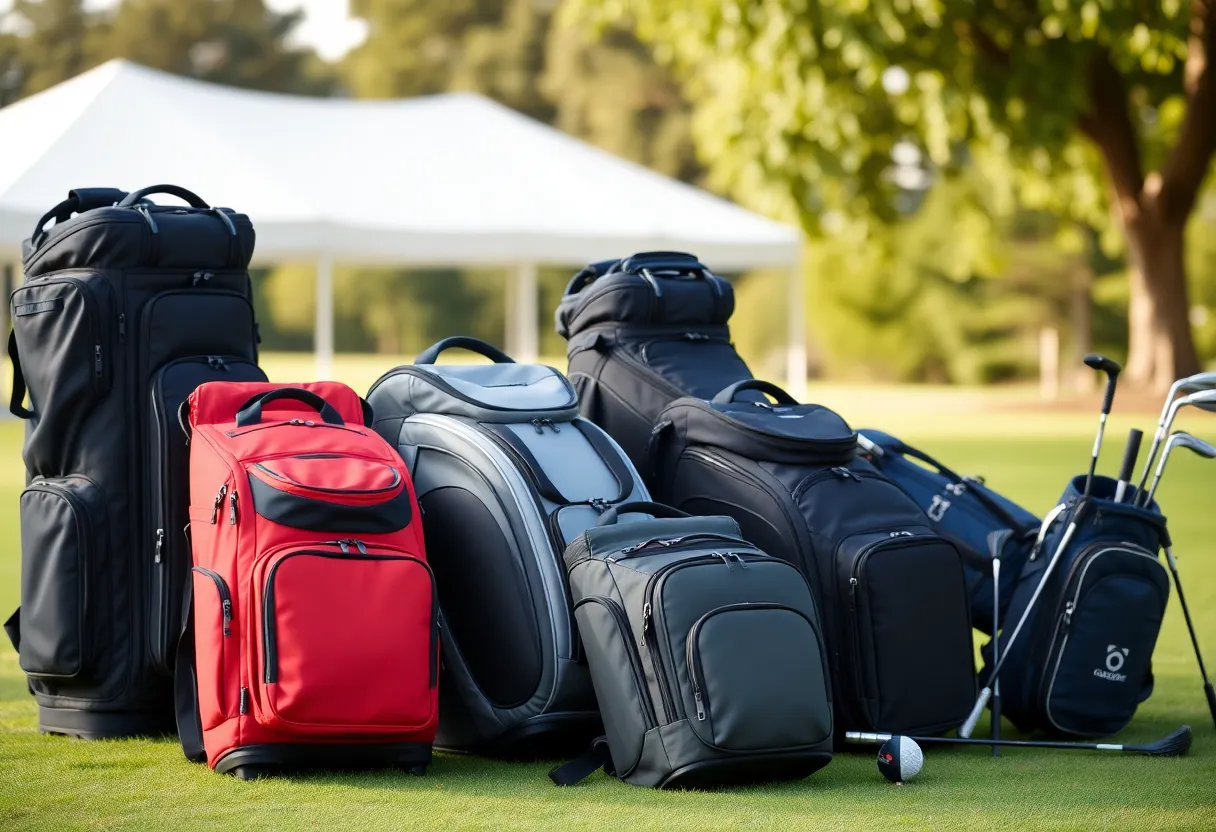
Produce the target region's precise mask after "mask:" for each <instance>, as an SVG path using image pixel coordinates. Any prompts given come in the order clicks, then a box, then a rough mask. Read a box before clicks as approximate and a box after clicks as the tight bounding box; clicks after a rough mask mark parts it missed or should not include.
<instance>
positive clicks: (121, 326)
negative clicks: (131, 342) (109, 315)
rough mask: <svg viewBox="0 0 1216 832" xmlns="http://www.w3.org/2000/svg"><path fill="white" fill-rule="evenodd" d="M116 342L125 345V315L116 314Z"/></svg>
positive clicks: (122, 313) (121, 313)
mask: <svg viewBox="0 0 1216 832" xmlns="http://www.w3.org/2000/svg"><path fill="white" fill-rule="evenodd" d="M118 340H119V342H120V343H125V342H126V340H127V313H126V312H119V313H118Z"/></svg>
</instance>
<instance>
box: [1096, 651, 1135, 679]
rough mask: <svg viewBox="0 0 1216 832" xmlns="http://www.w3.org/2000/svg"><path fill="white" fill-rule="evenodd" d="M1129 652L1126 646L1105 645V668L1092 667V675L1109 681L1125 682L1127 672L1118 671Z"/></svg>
mask: <svg viewBox="0 0 1216 832" xmlns="http://www.w3.org/2000/svg"><path fill="white" fill-rule="evenodd" d="M1130 652H1131V651H1130V650H1128V649H1127V648H1126V647H1119V646H1118V645H1117V644H1108V645H1106V669H1105V670H1103V669H1102V668H1100V667H1099V668H1094V675H1095V676H1097V677H1098V678H1099V679H1107V680H1109V681H1111V682H1126V681H1127V674H1125V673H1120V672H1119V671H1120V670H1122V669H1123V662H1124V660H1125V659H1126V658H1127V654H1128V653H1130Z"/></svg>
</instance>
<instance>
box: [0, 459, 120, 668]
mask: <svg viewBox="0 0 1216 832" xmlns="http://www.w3.org/2000/svg"><path fill="white" fill-rule="evenodd" d="M108 552H109V531H108V523H107V518H106V505H105V499H104V497H103V496H102V493H101V491H100V490H99V489H98V488H97V486H96V485H94V484H93V483H92V481H90V480H88V479H86V478H84V477H79V476H71V477H63V478H61V479H47V480H35V481H34V482H33V483H31V484H30V485H29V487H27V488H26V489H25V491H24V492H22V494H21V619H20V623H21V657H20V659H21V662H20V663H21V669H22V670H24V671H25V672H26V673H28V674H29V675H31V676H36V677H42V678H58V679H85V678H88V676H89V674H90V673H91V672H92V671H93V670H94V668H93V660H94V655H93V648H94V645H95V643H96V641H97V640H100V639H102V638H104V635H101V634H99V633H98V632H97V628H98V627H102V626H105V624H106V622H107V615H106V610H107V609H108V604H109V598H108V593H107V592H106V586H107V584H108V582H109V573H108V571H107V567H108V566H109V564H108V563H107V560H108Z"/></svg>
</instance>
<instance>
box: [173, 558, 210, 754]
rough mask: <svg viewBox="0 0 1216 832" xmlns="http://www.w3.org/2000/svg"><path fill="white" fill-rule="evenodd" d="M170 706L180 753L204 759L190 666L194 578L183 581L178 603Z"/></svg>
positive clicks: (194, 676)
mask: <svg viewBox="0 0 1216 832" xmlns="http://www.w3.org/2000/svg"><path fill="white" fill-rule="evenodd" d="M173 709H174V711H175V715H176V717H177V736H178V739H180V740H181V744H182V753H183V754H185V755H186V759H187V760H189V761H190V762H192V763H202V762H206V760H207V752H206V750H205V749H204V748H203V720H202V717H201V716H200V715H199V711H198V673H197V672H196V671H195V667H194V578H193V576H191V577H190V579H189V580H187V581H186V597H185V599H184V600H183V602H182V629H181V636H180V637H179V638H178V640H177V657H176V660H175V661H174V663H173Z"/></svg>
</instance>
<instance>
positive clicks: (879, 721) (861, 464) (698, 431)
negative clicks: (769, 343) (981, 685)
mask: <svg viewBox="0 0 1216 832" xmlns="http://www.w3.org/2000/svg"><path fill="white" fill-rule="evenodd" d="M733 407H743V408H746V407H748V405H733ZM751 407H752V408H753V409H755V410H756V411H757V415H756V416H755V417H754V421H755V422H756V423H759V424H762V425H763V424H765V423H766V422H768V421H769V420H772V422H773V423H778V422H777V419H778V417H779V415H780V412H781V408H779V407H773V408H768V407H765V408H756V407H755V406H754V405H753V406H751ZM805 407H807V406H804V405H799V406H796V408H805ZM796 408H791V410H795V409H796ZM829 413H830V411H829ZM665 415H672V416H673V417H674V418H671V419H665V420H664V422H661V423H660V425H661V429H660V430H659V431H658V432H657V434H656V441H655V445H654V449H653V450H654V459H655V477H654V480H655V485H654V494H655V497H656V498H657V499H659V500H661V501H663V502H665V503H667V504H669V505H671V506H674V507H675V508H678V509H680V510H683V511H687V512H689V513H692V514H697V515H727V516H729V517H732V518H734V519H735V520H736V521H737V522H738V524H739V527H740V530H741V532H742V534H743V536H744V537H745V538H746V539H747V540H748V541H749V542H751V543H752V544H754V545H755V546H757V547H759V548H761V549H762V550H763V551H766V552H767V553H769V554H770V555H772V556H774V557H778V558H781V559H782V560H785V561H787V562H788V563H790V564H792V565H794V566H796V567H797V568H798V569H799V570H800V571H801V572H802V573H803V575H804V576H805V577H806V579H807V580H808V581H809V582H810V584H811V587H812V589H813V590H814V593H815V598H816V601H817V603H818V606H819V609H820V613H821V615H822V618H823V621H824V634H825V635H824V638H825V640H826V642H827V646H828V653H829V655H830V656H831V669H832V670H831V679H832V684H833V688H834V694H833V701H834V706H835V726H836V732H837V738H838V739H843V732H845V731H852V730H858V731H893V732H906V733H915V732H919V733H935V732H941V731H945V730H949V729H950V728H953V727H956V726H958V725H961V724H962V722H963V721H964V720H965V719H966V717H967V714H968V712H969V710H970V706H971V703H972V702H973V701H974V697H975V688H976V685H975V667H974V658H973V654H972V645H971V625H970V608H969V600H968V593H967V584H966V580H965V575H964V572H963V558H962V554H961V552H960V550H959V548H958V547H957V546H956V545H955V544H954V543H953V542H951V541H949V540H947V539H945V538H943V537H941V536H940V535H938V534H937V533H936V532H934V530H933V529H932V527H931V525H930V522H929V519H928V517H927V516H926V515H925V514H924V512H923V510H922V509H921V508H920V507H919V506H918V505H917V504H916V503H915V502H914V501H913V500H912V498H911V497H909V496H908V495H907V494H906V493H905V492H904V491H903V490H902V489H900V488H899V487H898V486H896V485H895V484H894V483H892V482H890V481H889V480H887V479H886V478H885V477H884V476H883V475H882V474H881V473H879V472H878V471H877V470H876V469H875V468H874V466H873V465H871V464H870V463H869V462H868V461H866V460H865V459H862V458H860V457H857V456H850V457H849V458H848V459H847V460H846V461H845V462H843V463H841V464H835V465H832V464H824V462H823V461H822V460H823V459H824V458H825V457H824V455H821V452H820V447H817V446H816V444H815V443H814V442H813V441H803V442H801V443H799V442H797V441H795V440H794V439H792V438H791V436H790V434H796V432H797V431H798V428H787V429H782V428H776V427H775V428H773V433H774V434H777V438H776V439H775V440H774V439H773V437H771V436H770V435H768V434H759V433H757V434H753V433H752V432H751V431H749V430H747V429H745V428H743V427H742V425H741V424H739V423H734V424H732V422H733V420H728V419H727V418H726V417H725V416H724V415H723V414H722V413H721V412H717V411H715V409H714V408H713V407H711V406H709V405H708V404H707V403H705V402H694V401H693V400H688V399H686V400H681V401H680V402H676V403H674V404H673V405H672V406H671V407H670V408H668V409H667V411H665ZM833 416H834V414H833ZM817 418H820V419H823V420H825V422H826V423H827V424H829V425H836V426H837V427H836V429H837V430H839V427H838V426H839V425H843V424H844V423H843V420H839V417H835V418H834V419H833V418H832V417H831V416H827V415H822V416H812V417H811V419H817ZM790 421H796V420H790ZM778 424H779V423H778ZM807 424H809V425H812V426H813V425H815V424H816V422H814V421H810V420H808V423H807ZM715 425H726V426H727V427H728V428H733V431H728V430H726V429H723V430H720V432H719V433H718V434H717V435H715V434H714V433H713V428H714V426H715ZM782 433H784V434H785V435H784V436H783V435H781V434H782ZM808 433H809V431H808ZM852 441H853V442H854V443H855V442H856V436H855V434H854V435H853V440H852ZM766 443H768V444H767V445H766ZM778 443H780V444H779V445H778ZM774 445H776V446H777V447H778V449H779V451H780V452H779V453H778V452H774V451H773V450H772V446H774ZM800 446H801V447H803V448H808V449H809V451H808V452H807V453H805V455H804V456H803V457H802V459H801V460H800V459H799V457H798V455H797V454H796V453H795V450H796V449H797V448H798V447H800ZM842 446H843V443H842ZM829 447H831V446H830V445H829ZM762 449H763V450H762ZM748 450H751V451H758V450H759V451H761V452H760V453H757V454H755V455H748V454H747V453H746V451H748ZM773 457H779V459H777V460H774V459H773ZM828 458H829V459H830V457H828ZM876 553H877V554H876ZM888 553H889V554H888ZM854 581H856V582H854ZM910 669H913V670H915V672H914V675H913V677H912V678H916V679H917V683H916V684H915V685H910V684H909V683H908V681H907V680H908V678H909V677H908V676H905V675H903V674H904V673H905V671H909V670H910Z"/></svg>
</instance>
